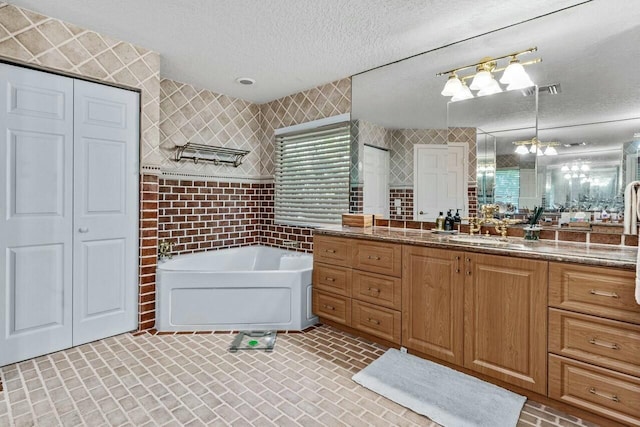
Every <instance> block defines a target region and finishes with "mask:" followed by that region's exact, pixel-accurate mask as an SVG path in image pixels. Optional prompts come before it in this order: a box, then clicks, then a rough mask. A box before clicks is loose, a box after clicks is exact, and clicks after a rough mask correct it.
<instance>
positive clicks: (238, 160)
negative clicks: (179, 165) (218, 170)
mask: <svg viewBox="0 0 640 427" xmlns="http://www.w3.org/2000/svg"><path fill="white" fill-rule="evenodd" d="M247 154H249V151H247V150H237V149H235V148H225V147H216V146H213V145H204V144H194V143H193V142H187V143H186V144H185V145H176V157H175V160H176V162H179V161H181V160H184V159H190V160H193V163H198V162H199V161H200V160H202V161H205V162H212V163H213V164H214V165H232V166H233V167H236V168H237V167H238V166H240V165H241V164H242V159H243V158H244V156H246V155H247Z"/></svg>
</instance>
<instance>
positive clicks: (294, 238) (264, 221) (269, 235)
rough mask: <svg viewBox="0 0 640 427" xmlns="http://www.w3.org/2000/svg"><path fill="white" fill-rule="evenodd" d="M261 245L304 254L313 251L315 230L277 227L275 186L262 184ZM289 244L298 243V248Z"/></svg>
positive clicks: (291, 226) (292, 226) (290, 226)
mask: <svg viewBox="0 0 640 427" xmlns="http://www.w3.org/2000/svg"><path fill="white" fill-rule="evenodd" d="M260 202H261V207H260V221H261V226H260V230H261V233H260V244H263V245H266V246H275V247H280V248H286V249H295V250H298V251H302V252H312V251H313V229H312V228H310V227H298V226H294V225H277V224H275V223H274V214H273V206H274V185H273V183H268V184H262V189H261V192H260ZM288 242H297V246H298V247H291V246H290V245H288V244H287V243H288Z"/></svg>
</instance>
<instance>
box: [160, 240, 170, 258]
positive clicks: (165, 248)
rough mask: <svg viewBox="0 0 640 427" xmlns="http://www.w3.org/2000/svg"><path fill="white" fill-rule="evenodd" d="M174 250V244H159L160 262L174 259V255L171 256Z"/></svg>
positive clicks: (162, 242)
mask: <svg viewBox="0 0 640 427" xmlns="http://www.w3.org/2000/svg"><path fill="white" fill-rule="evenodd" d="M172 250H173V243H172V242H167V241H165V240H163V241H161V242H160V243H159V244H158V259H159V260H160V261H166V260H168V259H171V258H172V257H173V255H172V254H171V251H172Z"/></svg>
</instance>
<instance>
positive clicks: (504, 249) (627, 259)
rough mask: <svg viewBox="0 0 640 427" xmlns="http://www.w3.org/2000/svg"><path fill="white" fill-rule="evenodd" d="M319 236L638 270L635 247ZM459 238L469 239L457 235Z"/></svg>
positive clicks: (401, 234) (373, 231)
mask: <svg viewBox="0 0 640 427" xmlns="http://www.w3.org/2000/svg"><path fill="white" fill-rule="evenodd" d="M315 233H316V234H322V235H328V236H338V237H352V238H356V239H368V240H378V241H383V242H392V243H402V244H411V245H417V246H428V247H433V248H442V249H460V250H464V251H467V252H479V253H487V254H495V255H511V256H517V257H522V258H531V259H542V260H548V261H562V262H574V263H578V264H586V265H598V266H607V267H617V268H625V269H629V270H635V268H636V260H637V254H638V248H636V247H633V246H619V245H603V244H595V243H591V244H590V243H576V242H564V241H555V240H536V241H528V240H524V239H523V238H521V237H509V238H508V242H506V243H500V244H498V245H489V244H487V243H484V242H483V243H470V242H461V241H455V240H452V239H451V237H452V236H453V235H449V234H436V233H434V232H433V231H427V230H413V229H405V228H389V227H368V228H357V227H342V226H334V227H324V228H318V229H316V230H315ZM457 236H469V235H468V234H457Z"/></svg>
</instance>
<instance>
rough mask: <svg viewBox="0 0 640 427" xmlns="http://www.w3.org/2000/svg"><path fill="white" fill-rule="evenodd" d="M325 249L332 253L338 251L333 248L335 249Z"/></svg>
mask: <svg viewBox="0 0 640 427" xmlns="http://www.w3.org/2000/svg"><path fill="white" fill-rule="evenodd" d="M324 251H325V252H329V253H330V254H335V253H336V251H335V250H333V249H325V250H324Z"/></svg>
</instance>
